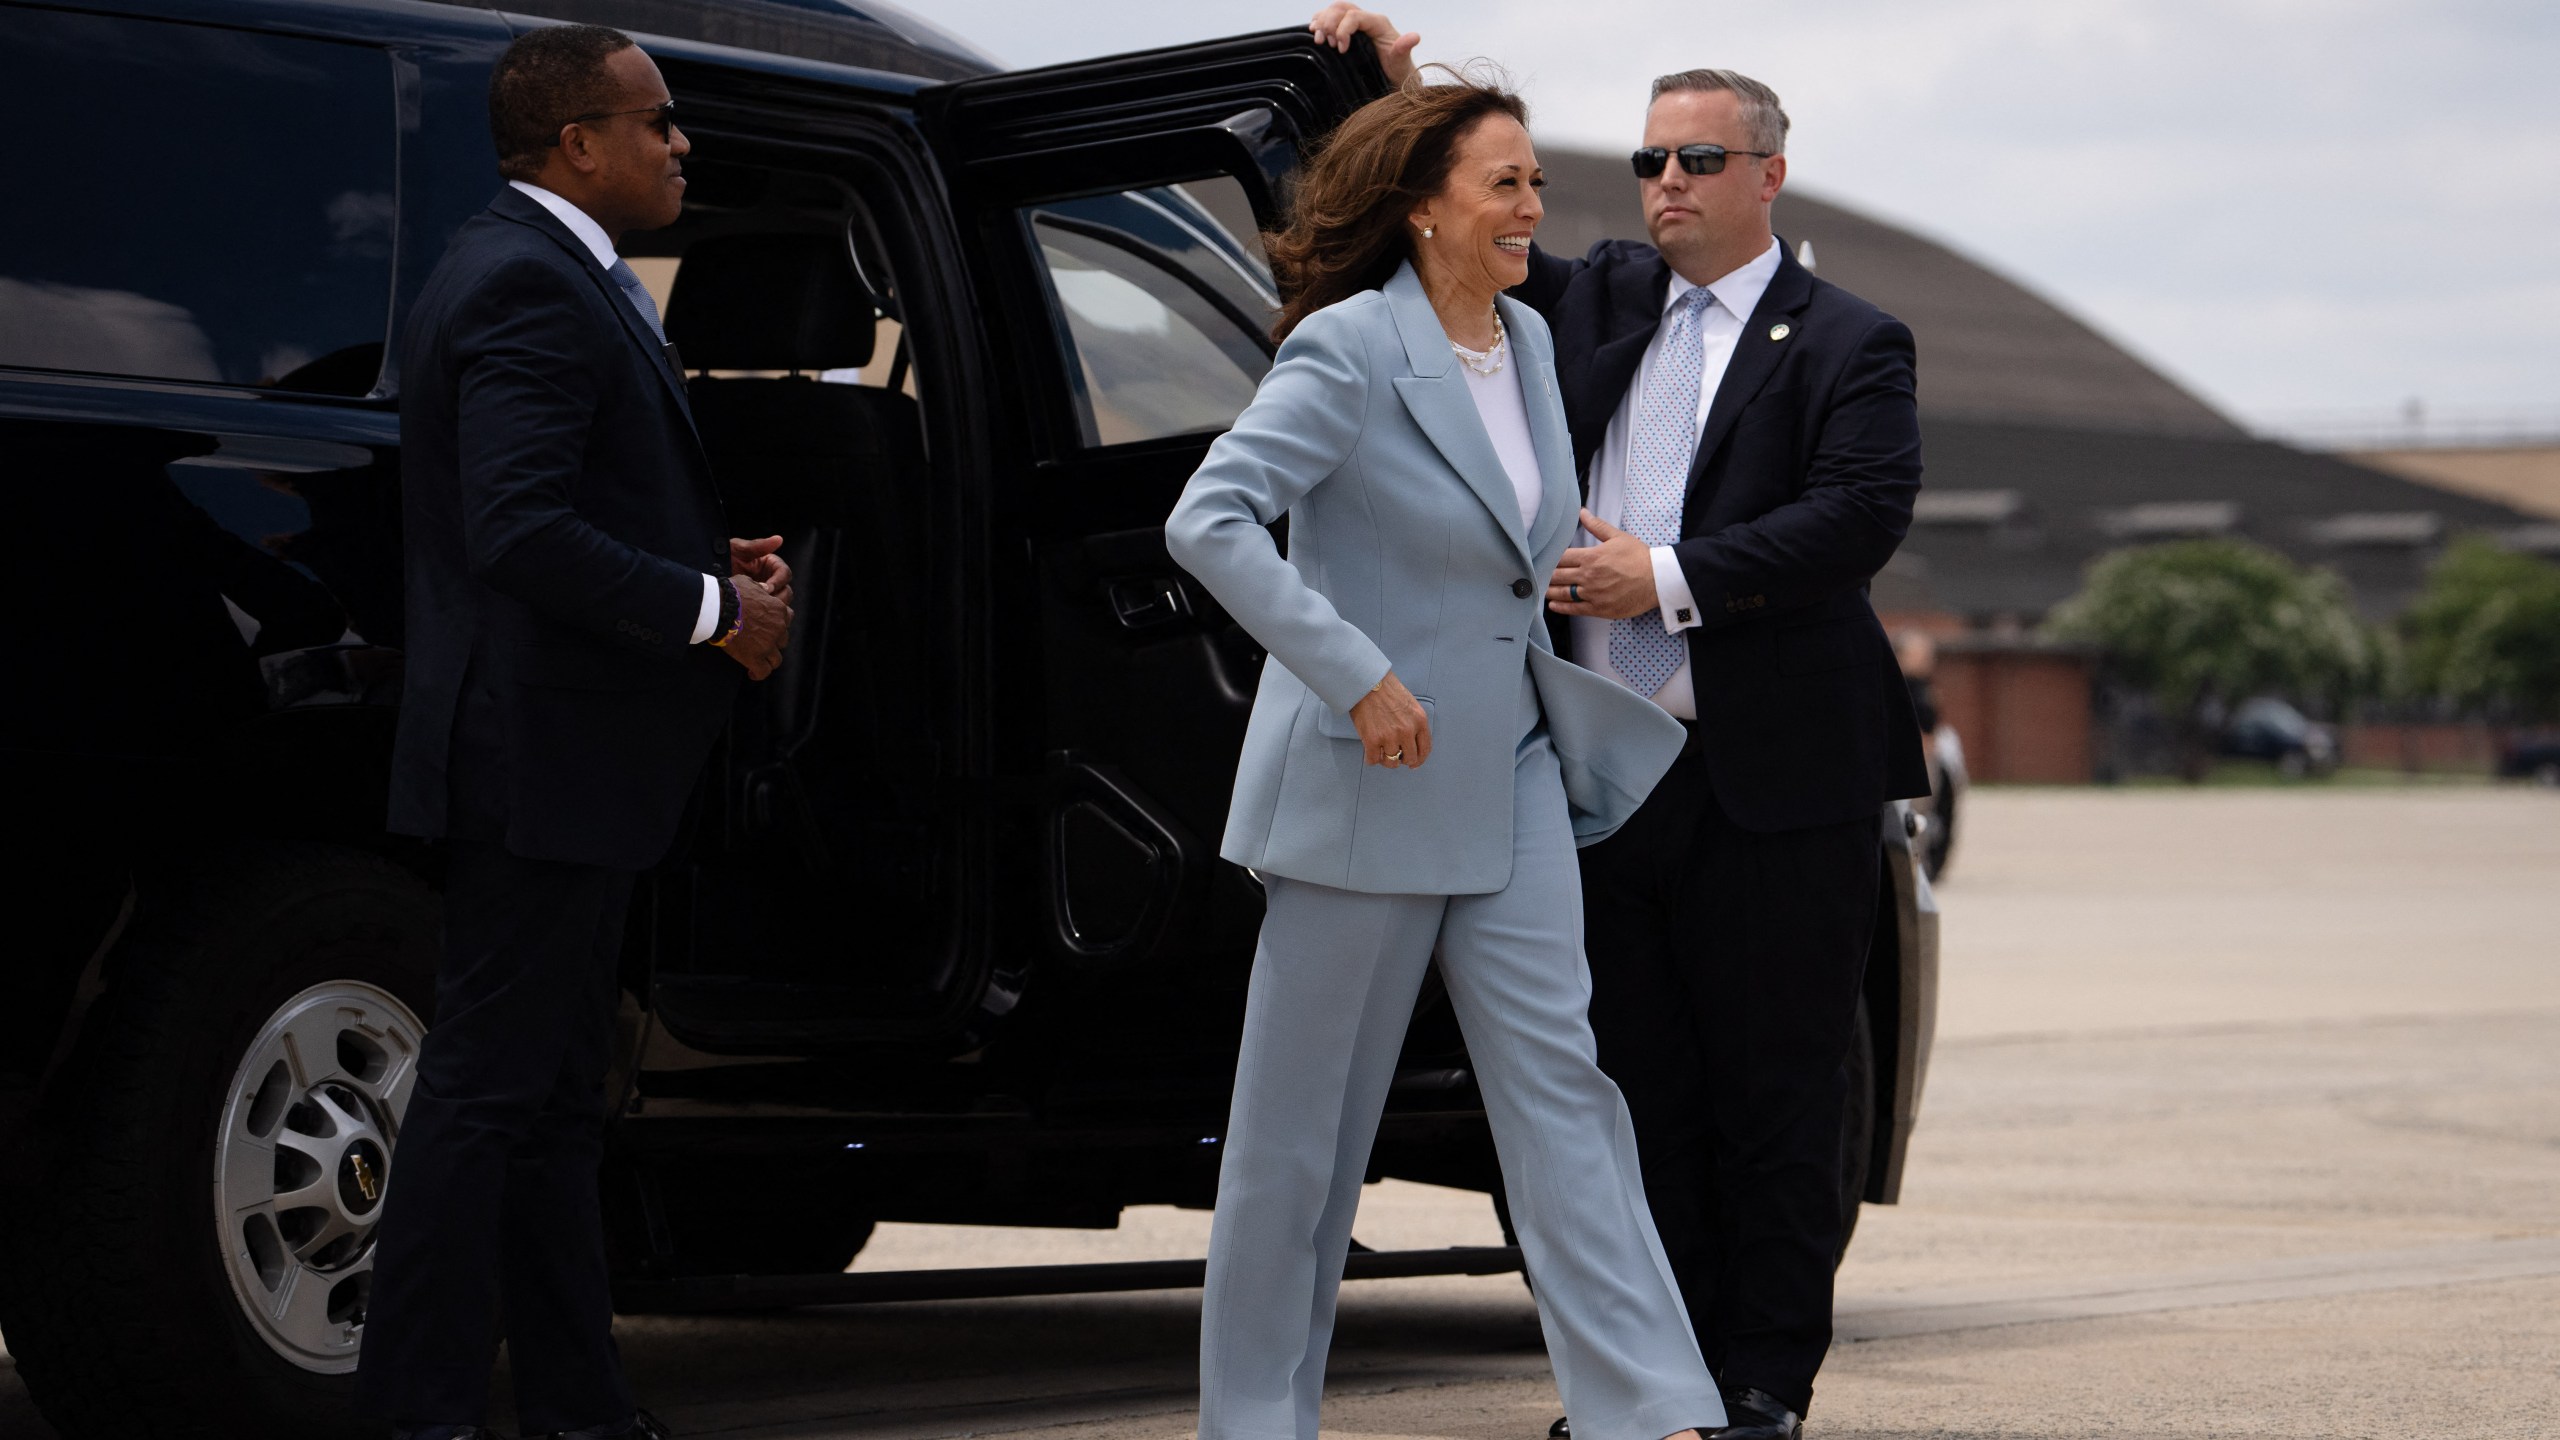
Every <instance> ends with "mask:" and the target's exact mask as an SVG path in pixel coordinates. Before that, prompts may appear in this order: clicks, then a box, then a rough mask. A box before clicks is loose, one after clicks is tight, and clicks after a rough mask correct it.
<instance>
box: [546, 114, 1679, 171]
mask: <svg viewBox="0 0 2560 1440" xmlns="http://www.w3.org/2000/svg"><path fill="white" fill-rule="evenodd" d="M616 115H646V116H648V117H649V118H648V120H647V121H645V122H644V123H645V124H647V125H648V127H649V128H650V129H652V130H655V131H657V132H658V138H659V139H661V140H664V139H667V138H668V134H667V132H668V131H670V130H672V129H674V128H675V123H676V102H674V101H673V100H669V101H667V102H666V103H664V104H662V105H643V106H641V107H640V108H639V109H637V110H597V111H594V112H592V113H590V114H586V115H572V116H570V117H569V123H570V124H572V125H585V124H588V123H590V122H593V121H597V120H610V119H612V118H613V117H614V116H616ZM551 143H552V144H554V145H557V144H559V143H560V137H559V136H557V135H554V136H552V137H551ZM1654 168H1655V169H1656V170H1659V169H1661V168H1662V167H1660V166H1658V165H1657V166H1655V167H1654Z"/></svg>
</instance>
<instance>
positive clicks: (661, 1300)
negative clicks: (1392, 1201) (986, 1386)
mask: <svg viewBox="0 0 2560 1440" xmlns="http://www.w3.org/2000/svg"><path fill="white" fill-rule="evenodd" d="M1520 1268H1521V1266H1520V1247H1518V1246H1516V1245H1453V1246H1450V1247H1449V1248H1448V1249H1446V1250H1361V1251H1354V1252H1353V1253H1352V1254H1350V1255H1349V1256H1347V1257H1345V1259H1344V1262H1343V1267H1342V1278H1343V1279H1345V1280H1403V1279H1409V1278H1412V1277H1414V1276H1418V1275H1508V1274H1511V1273H1513V1272H1515V1271H1517V1270H1519V1269H1520ZM1208 1271H1209V1262H1208V1261H1206V1260H1131V1261H1122V1262H1119V1263H1115V1264H1108V1265H991V1266H982V1267H976V1268H970V1269H959V1270H865V1271H847V1272H846V1273H844V1274H840V1275H696V1276H687V1277H683V1278H679V1279H673V1280H632V1281H625V1282H624V1283H622V1284H620V1285H617V1286H616V1287H615V1288H614V1297H613V1308H614V1309H616V1310H618V1311H620V1312H621V1313H623V1314H625V1315H646V1314H673V1313H680V1312H681V1313H700V1312H706V1311H718V1310H784V1309H790V1308H792V1307H795V1306H800V1305H877V1304H883V1303H886V1302H889V1301H894V1300H987V1299H994V1298H996V1297H999V1296H1012V1295H1086V1294H1095V1293H1099V1292H1102V1291H1107V1290H1196V1289H1198V1288H1200V1286H1201V1285H1202V1284H1203V1283H1204V1282H1205V1280H1206V1278H1207V1276H1208Z"/></svg>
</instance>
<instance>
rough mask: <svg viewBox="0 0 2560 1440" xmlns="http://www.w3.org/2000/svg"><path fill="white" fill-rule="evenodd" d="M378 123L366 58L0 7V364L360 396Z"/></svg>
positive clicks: (383, 210)
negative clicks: (1, 195) (3, 177)
mask: <svg viewBox="0 0 2560 1440" xmlns="http://www.w3.org/2000/svg"><path fill="white" fill-rule="evenodd" d="M393 114H394V112H393V97H392V88H391V66H390V59H389V57H388V56H386V55H384V54H383V52H381V51H379V50H374V49H369V48H365V47H360V46H350V45H333V44H329V43H326V42H323V41H316V40H300V39H289V38H285V37H281V36H272V35H256V34H251V33H249V32H246V31H240V30H220V29H214V28H211V27H207V26H199V25H175V24H167V23H163V22H159V21H149V20H127V19H120V18H105V17H99V16H88V15H64V14H57V13H49V12H45V11H34V10H18V9H5V8H0V134H5V135H7V136H10V137H11V138H12V143H11V145H10V147H9V163H8V172H9V179H8V189H9V193H8V196H7V198H6V201H5V204H0V365H20V366H31V367H36V368H41V369H48V370H81V371H91V372H97V373H104V374H110V375H147V376H156V377H160V378H164V379H171V380H201V381H216V382H222V383H227V384H233V385H263V386H279V387H282V388H286V389H299V390H318V391H326V392H330V393H335V394H349V395H361V394H363V393H364V392H366V391H367V390H369V389H371V388H372V386H373V382H374V378H375V376H376V374H377V373H378V372H379V371H380V369H381V362H382V340H383V334H384V330H385V327H386V324H387V322H388V314H389V310H390V304H391V242H392V235H393V230H394V220H395V208H394V204H393V199H392V197H393V193H394V191H393V180H392V174H393V170H392V163H393V124H394V120H393Z"/></svg>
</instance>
